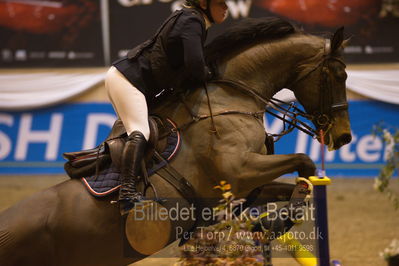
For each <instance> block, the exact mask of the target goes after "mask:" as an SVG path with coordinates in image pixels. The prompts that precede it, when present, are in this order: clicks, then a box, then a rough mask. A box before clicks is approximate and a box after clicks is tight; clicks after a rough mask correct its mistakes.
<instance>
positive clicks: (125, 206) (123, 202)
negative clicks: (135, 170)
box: [118, 192, 144, 216]
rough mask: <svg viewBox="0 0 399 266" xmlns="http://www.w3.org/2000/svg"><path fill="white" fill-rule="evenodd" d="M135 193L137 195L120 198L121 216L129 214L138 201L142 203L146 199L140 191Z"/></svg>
mask: <svg viewBox="0 0 399 266" xmlns="http://www.w3.org/2000/svg"><path fill="white" fill-rule="evenodd" d="M134 194H135V195H132V196H131V197H129V198H122V199H118V203H119V212H120V214H121V216H124V215H126V214H128V213H129V212H130V211H131V210H132V209H133V208H134V207H135V206H136V204H137V203H142V202H143V201H144V198H143V196H142V194H141V193H140V192H136V193H134Z"/></svg>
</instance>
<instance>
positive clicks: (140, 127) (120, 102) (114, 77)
mask: <svg viewBox="0 0 399 266" xmlns="http://www.w3.org/2000/svg"><path fill="white" fill-rule="evenodd" d="M105 88H106V89H107V91H108V97H109V98H110V100H111V102H112V105H113V107H114V110H115V112H116V113H117V114H118V116H119V118H120V119H121V120H122V122H123V125H124V126H125V129H126V132H127V134H128V135H130V133H132V132H133V131H135V130H137V131H140V132H141V133H143V135H144V137H145V139H146V140H148V139H149V137H150V128H149V126H148V108H147V101H146V99H145V96H144V94H143V93H142V92H141V91H139V90H138V89H137V88H136V87H134V86H133V85H132V84H131V83H130V82H129V81H128V80H127V79H126V78H125V77H124V76H123V75H122V74H121V73H120V72H119V71H118V69H116V68H115V67H113V66H112V67H111V68H110V69H109V70H108V72H107V75H106V77H105Z"/></svg>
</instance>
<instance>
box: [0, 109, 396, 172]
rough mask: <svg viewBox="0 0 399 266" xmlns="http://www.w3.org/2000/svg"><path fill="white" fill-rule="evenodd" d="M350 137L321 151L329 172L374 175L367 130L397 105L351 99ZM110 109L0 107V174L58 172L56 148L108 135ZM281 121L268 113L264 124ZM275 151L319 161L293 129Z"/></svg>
mask: <svg viewBox="0 0 399 266" xmlns="http://www.w3.org/2000/svg"><path fill="white" fill-rule="evenodd" d="M349 112H350V119H351V127H352V136H353V140H352V142H351V143H350V144H348V145H345V146H344V147H342V148H341V149H340V150H338V151H334V152H328V153H326V168H327V174H328V175H329V176H331V177H333V176H334V177H337V176H344V177H353V176H368V177H373V176H376V175H377V174H378V172H379V169H380V168H381V167H382V166H383V164H384V161H385V156H386V149H387V147H386V146H385V145H384V144H383V142H382V140H381V139H380V138H375V137H374V136H373V135H372V128H373V125H375V124H377V123H379V122H381V121H384V122H386V123H387V124H390V125H393V126H399V125H398V124H399V122H398V114H399V106H395V105H390V104H385V103H381V102H376V101H351V102H350V103H349ZM115 119H116V115H115V113H114V110H113V108H112V106H111V105H110V104H108V103H74V104H67V105H61V106H57V107H53V108H48V109H42V110H36V111H26V112H0V174H2V175H5V174H60V173H63V172H64V170H63V164H64V159H63V158H62V153H64V152H70V151H78V150H82V149H89V148H93V147H95V146H96V145H98V144H99V143H100V142H101V141H103V140H104V139H105V138H106V136H107V135H108V133H109V131H110V129H111V127H112V125H113V123H114V121H115ZM281 127H282V124H281V122H280V121H279V120H276V119H275V118H273V117H271V116H267V118H266V128H267V129H268V130H270V131H279V129H280V128H281ZM275 149H276V153H277V154H288V153H306V154H308V155H309V156H310V157H311V158H312V159H313V160H314V161H315V162H316V163H317V164H319V163H320V144H319V143H318V142H317V141H315V140H313V139H312V138H311V137H309V136H307V135H306V134H304V133H302V132H300V131H297V130H294V131H293V132H292V133H290V134H289V135H287V136H285V137H283V138H282V139H281V140H280V141H278V142H276V147H275Z"/></svg>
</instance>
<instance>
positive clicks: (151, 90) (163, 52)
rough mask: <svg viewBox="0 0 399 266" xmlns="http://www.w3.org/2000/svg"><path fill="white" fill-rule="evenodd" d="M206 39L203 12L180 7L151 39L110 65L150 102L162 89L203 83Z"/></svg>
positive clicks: (187, 86)
mask: <svg viewBox="0 0 399 266" xmlns="http://www.w3.org/2000/svg"><path fill="white" fill-rule="evenodd" d="M205 38H206V28H205V20H204V18H203V16H202V14H201V13H200V12H199V11H197V10H195V9H191V8H183V9H181V10H178V11H175V12H174V13H173V14H172V15H171V16H170V17H169V18H168V19H166V21H165V22H164V23H163V24H162V26H161V27H160V28H159V29H158V31H157V33H156V34H155V35H154V37H153V38H151V39H149V40H147V41H146V42H144V43H142V44H141V45H139V46H137V47H135V48H133V49H132V50H130V51H129V52H128V54H127V56H126V57H124V58H122V59H119V60H117V61H116V62H114V63H113V65H114V66H115V67H116V68H117V69H118V70H119V71H120V72H121V73H122V74H123V75H124V76H125V77H126V78H127V79H128V80H129V81H130V82H131V83H132V84H133V85H134V86H135V87H136V88H138V89H139V90H140V91H141V92H142V93H143V94H144V95H145V96H146V99H147V101H150V102H151V101H152V100H153V99H154V98H155V95H157V94H159V93H160V92H161V91H162V90H164V89H170V88H185V89H186V88H193V87H195V86H196V85H202V84H203V82H205V79H206V70H205V60H204V55H203V47H204V43H205Z"/></svg>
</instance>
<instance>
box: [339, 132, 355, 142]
mask: <svg viewBox="0 0 399 266" xmlns="http://www.w3.org/2000/svg"><path fill="white" fill-rule="evenodd" d="M351 141H352V135H351V134H349V133H345V134H342V135H341V136H340V137H339V139H338V142H339V143H340V144H341V145H345V144H348V143H349V142H351Z"/></svg>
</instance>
